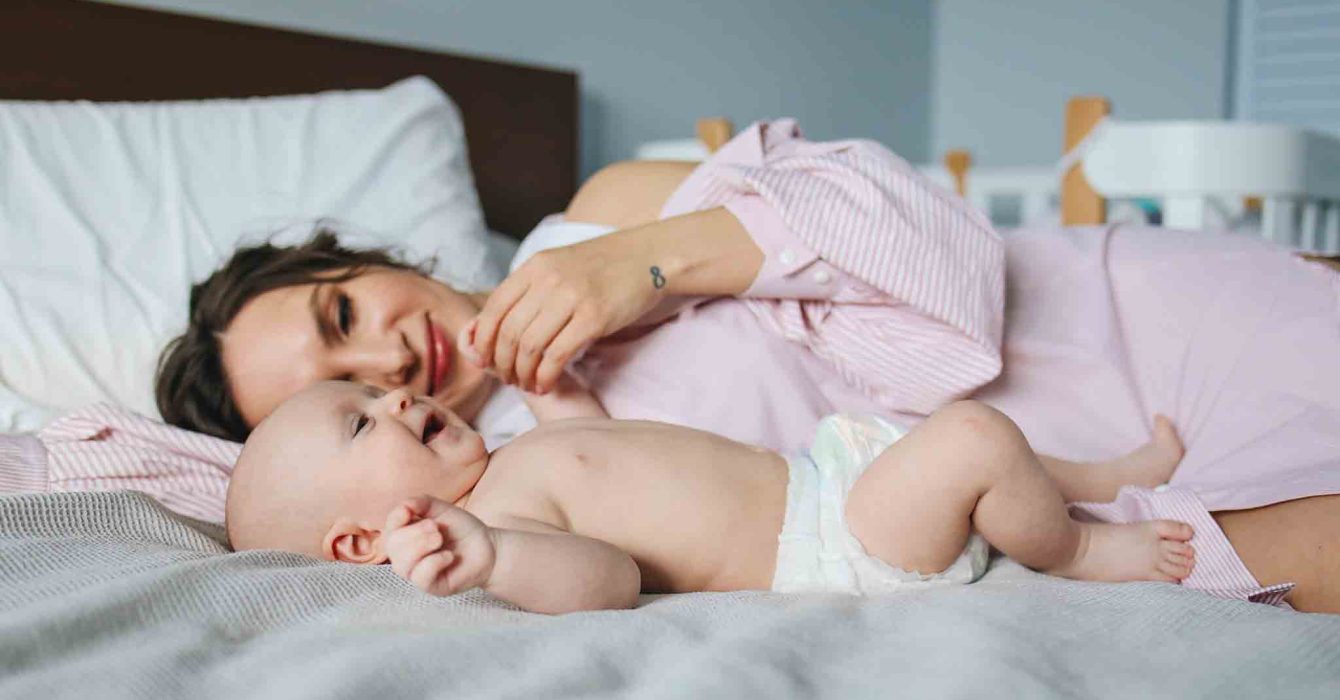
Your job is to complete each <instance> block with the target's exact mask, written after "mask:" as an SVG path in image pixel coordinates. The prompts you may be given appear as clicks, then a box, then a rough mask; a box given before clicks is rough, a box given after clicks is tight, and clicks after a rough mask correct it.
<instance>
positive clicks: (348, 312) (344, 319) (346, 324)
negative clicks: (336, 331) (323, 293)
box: [335, 294, 354, 336]
mask: <svg viewBox="0 0 1340 700" xmlns="http://www.w3.org/2000/svg"><path fill="white" fill-rule="evenodd" d="M335 309H336V311H335V315H336V323H337V324H338V325H339V328H340V333H342V334H343V335H346V336H347V335H349V328H350V327H351V326H352V325H353V323H354V305H353V302H351V301H349V297H348V296H347V295H344V294H341V295H339V296H338V297H336V299H335Z"/></svg>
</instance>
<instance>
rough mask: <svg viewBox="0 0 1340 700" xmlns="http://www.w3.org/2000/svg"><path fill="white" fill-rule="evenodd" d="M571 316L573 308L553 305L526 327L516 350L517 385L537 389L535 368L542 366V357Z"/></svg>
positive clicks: (528, 389)
mask: <svg viewBox="0 0 1340 700" xmlns="http://www.w3.org/2000/svg"><path fill="white" fill-rule="evenodd" d="M571 318H572V309H571V308H569V307H567V306H552V305H551V306H550V307H548V308H546V309H545V310H544V311H542V312H541V313H540V315H539V316H536V317H535V320H534V321H531V323H530V325H529V326H527V327H526V331H525V333H523V334H522V335H521V341H520V343H518V344H517V350H516V383H517V386H519V387H521V388H522V389H524V390H525V391H534V390H535V370H537V369H539V367H540V359H541V358H543V357H544V353H545V351H546V350H548V349H549V343H551V342H552V341H553V340H554V338H555V337H557V336H558V334H559V332H560V331H562V330H563V327H564V326H566V325H568V321H569V320H570V319H571Z"/></svg>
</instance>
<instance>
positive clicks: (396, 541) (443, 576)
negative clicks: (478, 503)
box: [384, 496, 494, 596]
mask: <svg viewBox="0 0 1340 700" xmlns="http://www.w3.org/2000/svg"><path fill="white" fill-rule="evenodd" d="M385 533H386V534H385V535H384V537H385V542H386V544H385V548H386V556H387V557H389V558H390V560H391V569H392V570H393V571H395V572H396V574H398V575H400V576H401V577H403V578H405V579H406V580H408V581H409V582H410V583H413V584H414V585H415V586H418V587H419V588H421V589H422V590H424V591H426V592H428V593H431V594H433V595H439V596H446V595H452V594H453V593H459V592H461V591H465V590H469V589H471V588H475V587H476V586H483V585H484V584H486V583H488V579H489V576H490V575H491V574H492V573H493V562H494V548H493V537H492V536H491V535H490V532H489V527H488V526H487V525H485V524H484V523H482V522H480V520H479V518H476V517H475V516H473V515H471V514H470V513H469V512H467V511H465V510H463V509H461V508H457V507H456V506H454V505H452V504H450V503H448V502H446V501H443V500H441V499H438V498H433V497H432V496H418V497H416V498H411V499H409V500H407V501H405V502H404V503H401V504H400V505H398V506H396V507H395V508H392V509H391V512H390V513H388V514H387V516H386V528H385Z"/></svg>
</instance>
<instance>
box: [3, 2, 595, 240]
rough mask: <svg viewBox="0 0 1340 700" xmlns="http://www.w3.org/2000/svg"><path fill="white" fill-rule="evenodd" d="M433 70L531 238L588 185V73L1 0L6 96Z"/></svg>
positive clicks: (60, 96)
mask: <svg viewBox="0 0 1340 700" xmlns="http://www.w3.org/2000/svg"><path fill="white" fill-rule="evenodd" d="M410 75H426V76H428V77H429V78H432V79H433V80H434V81H435V82H437V84H438V85H439V86H441V87H442V89H443V90H444V91H446V93H447V94H449V95H451V98H452V100H454V101H455V102H456V105H457V106H458V107H459V108H460V110H461V115H462V117H463V119H464V121H465V133H466V140H467V141H468V145H469V150H470V164H471V167H472V169H473V170H474V175H475V187H476V188H477V189H478V190H479V197H480V200H481V201H482V203H483V206H484V215H485V217H486V218H487V220H488V224H489V227H490V228H492V229H494V230H496V231H502V232H504V233H507V234H509V235H512V236H514V237H517V238H520V237H521V236H523V235H524V234H526V233H527V232H528V231H529V230H530V229H531V227H533V226H534V224H535V223H536V222H537V221H539V220H540V217H542V216H544V215H545V214H549V213H553V212H556V211H561V210H563V209H564V208H565V207H566V206H567V204H568V200H569V198H571V196H572V194H573V192H574V190H575V189H576V185H577V182H576V180H577V118H578V115H577V104H578V102H577V99H578V98H577V75H576V74H574V73H570V72H565V71H559V70H551V69H543V68H532V67H527V66H519V65H513V64H507V63H500V62H495V61H485V60H480V59H475V58H465V57H462V56H454V55H451V54H445V53H437V52H431V51H419V50H414V49H407V48H400V47H394V46H386V45H380V44H372V43H367V42H362V41H352V40H347V39H336V38H332V37H325V36H316V35H312V34H302V33H298V32H291V31H284V30H279V29H269V28H263V27H256V26H251V25H244V24H235V23H232V22H224V21H218V20H211V19H202V18H198V17H189V16H186V15H180V14H172V13H168V12H160V11H156V10H144V9H138V8H128V7H120V6H112V5H102V4H97V3H90V2H79V1H77V0H0V99H21V100H79V99H82V100H99V101H106V100H127V101H138V100H182V99H203V98H210V97H252V96H265V95H284V94H296V93H308V92H317V91H320V90H332V89H355V88H377V87H383V86H386V85H389V84H390V83H392V82H395V81H396V80H399V79H401V78H404V77H407V76H410Z"/></svg>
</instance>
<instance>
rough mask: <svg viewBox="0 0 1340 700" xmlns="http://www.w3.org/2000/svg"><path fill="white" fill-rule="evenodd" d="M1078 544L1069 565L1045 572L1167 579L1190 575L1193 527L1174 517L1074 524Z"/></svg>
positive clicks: (1095, 578)
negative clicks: (1189, 542) (1124, 523)
mask: <svg viewBox="0 0 1340 700" xmlns="http://www.w3.org/2000/svg"><path fill="white" fill-rule="evenodd" d="M1078 524H1079V526H1080V528H1081V529H1080V542H1079V547H1077V548H1076V550H1075V558H1074V559H1073V560H1071V561H1070V563H1069V564H1066V565H1064V566H1060V567H1057V568H1054V569H1051V570H1049V571H1048V572H1047V573H1049V574H1054V575H1056V576H1064V577H1066V578H1074V579H1081V580H1084V581H1167V582H1169V583H1177V582H1179V581H1181V580H1182V579H1184V578H1186V577H1187V576H1190V575H1191V569H1192V568H1194V567H1195V565H1196V552H1195V550H1194V549H1192V548H1191V545H1190V544H1187V540H1189V539H1191V535H1192V530H1191V526H1190V525H1187V524H1186V523H1180V522H1177V521H1176V520H1150V521H1147V522H1140V523H1131V524H1129V525H1108V524H1099V523H1078Z"/></svg>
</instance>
